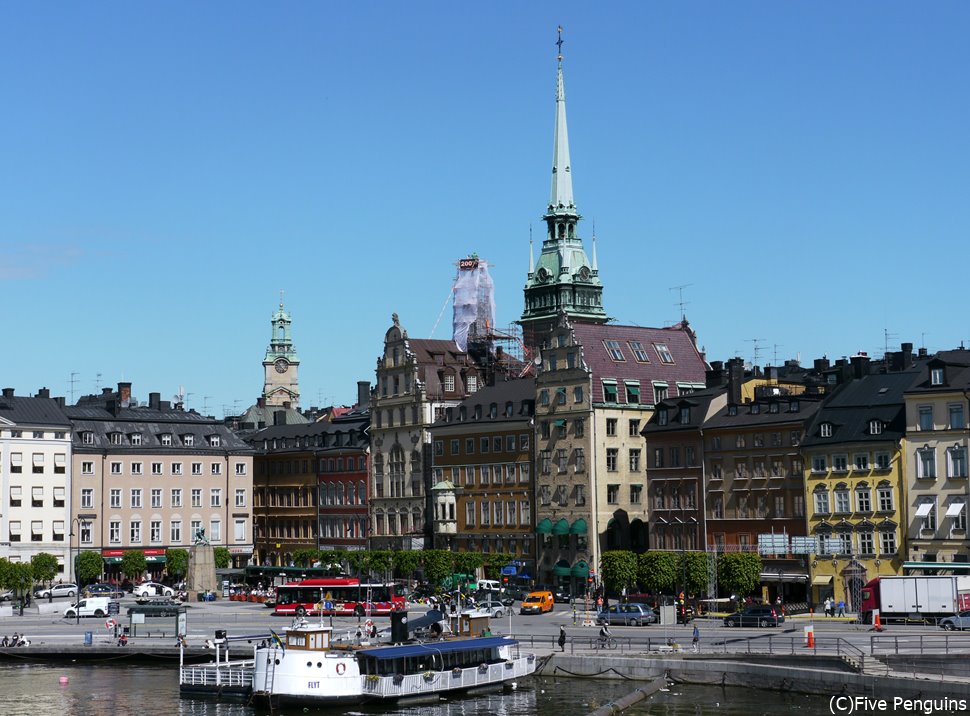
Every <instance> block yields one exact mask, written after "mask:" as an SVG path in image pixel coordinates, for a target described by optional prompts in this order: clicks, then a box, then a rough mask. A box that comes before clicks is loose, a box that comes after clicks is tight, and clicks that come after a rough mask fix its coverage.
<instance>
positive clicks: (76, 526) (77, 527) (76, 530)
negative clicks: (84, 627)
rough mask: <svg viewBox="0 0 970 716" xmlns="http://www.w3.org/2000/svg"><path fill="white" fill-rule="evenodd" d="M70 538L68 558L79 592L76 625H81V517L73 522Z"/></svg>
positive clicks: (75, 611) (75, 615)
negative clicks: (79, 570) (79, 604)
mask: <svg viewBox="0 0 970 716" xmlns="http://www.w3.org/2000/svg"><path fill="white" fill-rule="evenodd" d="M69 536H70V537H71V540H70V542H68V545H67V548H68V556H69V557H70V558H71V568H72V570H73V571H72V575H73V577H74V584H76V585H77V590H78V593H77V602H75V607H74V623H75V624H80V623H81V610H80V608H79V607H78V606H77V604H78V603H79V602H80V601H81V580H79V579H78V574H77V563H78V560H79V559H80V558H81V518H80V517H75V518H73V519H72V520H71V534H70V535H69ZM75 536H76V537H77V556H74V539H73V538H74V537H75Z"/></svg>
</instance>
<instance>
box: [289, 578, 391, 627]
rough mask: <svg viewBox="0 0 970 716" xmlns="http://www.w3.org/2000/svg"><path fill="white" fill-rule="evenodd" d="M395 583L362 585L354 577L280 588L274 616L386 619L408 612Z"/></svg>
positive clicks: (322, 579)
mask: <svg viewBox="0 0 970 716" xmlns="http://www.w3.org/2000/svg"><path fill="white" fill-rule="evenodd" d="M395 588H396V585H395V584H394V583H393V582H361V581H360V580H359V579H356V578H353V577H331V578H321V579H304V580H303V581H302V582H292V583H290V584H281V585H280V586H278V587H277V588H276V607H275V609H274V611H273V613H274V614H280V615H283V616H300V617H302V616H306V615H308V614H309V615H317V614H332V615H334V616H347V615H354V616H359V617H360V616H374V615H377V616H382V615H384V616H386V615H388V614H390V613H391V612H392V611H398V610H403V609H404V597H402V596H398V595H397V594H396V592H395Z"/></svg>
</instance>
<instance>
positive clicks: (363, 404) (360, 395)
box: [357, 380, 370, 410]
mask: <svg viewBox="0 0 970 716" xmlns="http://www.w3.org/2000/svg"><path fill="white" fill-rule="evenodd" d="M357 407H359V408H361V409H362V410H366V409H367V408H368V407H370V381H369V380H358V381H357Z"/></svg>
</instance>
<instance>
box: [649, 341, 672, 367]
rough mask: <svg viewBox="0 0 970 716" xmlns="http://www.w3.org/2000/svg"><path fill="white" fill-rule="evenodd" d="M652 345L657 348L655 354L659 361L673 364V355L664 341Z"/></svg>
mask: <svg viewBox="0 0 970 716" xmlns="http://www.w3.org/2000/svg"><path fill="white" fill-rule="evenodd" d="M653 347H654V348H656V349H657V355H658V356H660V362H661V363H667V364H673V362H674V356H673V354H672V353H671V352H670V349H668V348H667V344H666V343H654V344H653Z"/></svg>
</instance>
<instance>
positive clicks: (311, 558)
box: [293, 548, 320, 567]
mask: <svg viewBox="0 0 970 716" xmlns="http://www.w3.org/2000/svg"><path fill="white" fill-rule="evenodd" d="M319 556H320V550H316V549H307V548H304V549H297V550H294V551H293V563H294V564H295V565H296V566H297V567H310V566H312V565H313V563H314V562H316V561H317V558H318V557H319Z"/></svg>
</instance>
